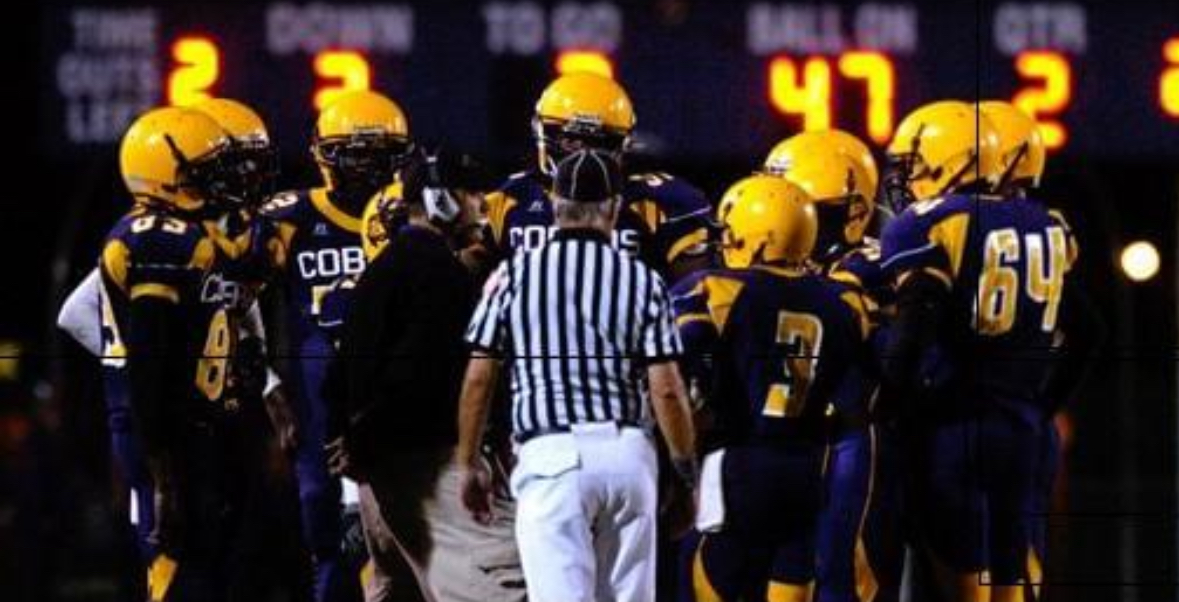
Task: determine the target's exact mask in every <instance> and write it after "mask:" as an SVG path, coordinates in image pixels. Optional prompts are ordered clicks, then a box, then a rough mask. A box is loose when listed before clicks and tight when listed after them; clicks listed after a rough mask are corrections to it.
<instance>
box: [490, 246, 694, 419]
mask: <svg viewBox="0 0 1179 602" xmlns="http://www.w3.org/2000/svg"><path fill="white" fill-rule="evenodd" d="M467 341H468V342H469V343H471V344H472V345H473V346H474V347H476V348H477V349H481V350H483V351H485V352H487V353H489V354H491V355H494V356H496V357H501V358H503V359H504V360H506V361H507V362H508V363H509V366H510V373H511V390H512V423H513V424H512V426H513V429H514V430H515V431H516V433H517V434H523V433H530V432H535V431H538V430H551V429H560V428H563V427H568V426H569V425H571V424H577V423H584V422H595V421H605V420H614V421H619V422H622V423H628V424H639V423H643V422H646V421H647V420H648V419H649V412H648V409H647V403H646V396H647V394H646V391H645V390H644V387H643V383H644V382H645V374H644V368H645V367H646V365H648V364H650V363H651V362H653V361H660V360H666V359H667V358H670V357H673V356H676V355H678V354H680V353H681V349H682V346H681V343H680V339H679V334H678V332H677V331H676V328H675V325H674V318H673V316H672V312H671V306H670V303H669V300H668V296H667V290H666V287H665V286H664V284H663V281H662V279H661V278H660V277H659V276H658V275H657V274H656V273H655V272H654V271H652V270H651V269H650V268H648V267H647V266H646V265H644V264H643V263H642V262H640V261H639V260H638V259H635V258H633V257H630V256H628V255H626V254H624V253H621V252H619V251H617V250H616V249H614V248H613V247H611V246H610V241H609V237H608V236H606V235H605V234H602V233H600V232H598V231H594V230H581V229H567V230H559V231H558V232H557V233H556V234H555V235H554V236H553V238H552V240H551V241H550V242H549V243H548V244H546V245H545V246H543V247H540V248H538V249H534V250H531V251H522V252H518V253H516V254H515V255H514V256H512V257H511V258H509V259H507V260H505V261H504V262H503V263H501V264H500V266H499V267H498V269H497V270H496V271H495V273H494V274H493V275H492V277H491V279H490V280H488V283H487V286H486V287H485V289H484V292H483V299H482V300H481V301H480V302H479V306H478V308H477V309H476V310H475V315H474V317H472V318H471V324H470V326H469V327H468V329H467Z"/></svg>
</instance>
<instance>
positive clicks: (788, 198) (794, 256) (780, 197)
mask: <svg viewBox="0 0 1179 602" xmlns="http://www.w3.org/2000/svg"><path fill="white" fill-rule="evenodd" d="M717 221H718V222H719V223H720V224H721V227H722V234H721V236H722V240H721V245H722V252H723V254H724V260H725V265H726V266H728V267H730V268H746V267H749V266H751V265H757V264H787V265H798V264H802V263H803V262H805V261H806V260H807V258H808V257H810V254H811V251H812V250H813V249H814V246H815V238H816V236H817V233H818V218H817V216H816V215H815V207H814V204H813V203H812V202H811V199H810V197H809V196H808V195H807V193H806V191H804V190H803V189H802V188H800V187H799V186H798V185H796V184H794V183H792V182H790V181H788V180H786V179H784V178H781V177H777V176H771V175H768V174H755V175H752V176H749V177H746V178H744V179H742V180H740V181H738V182H737V183H736V184H733V185H732V186H731V187H729V190H728V191H727V192H725V195H724V197H723V198H722V199H721V202H720V205H719V207H718V208H717Z"/></svg>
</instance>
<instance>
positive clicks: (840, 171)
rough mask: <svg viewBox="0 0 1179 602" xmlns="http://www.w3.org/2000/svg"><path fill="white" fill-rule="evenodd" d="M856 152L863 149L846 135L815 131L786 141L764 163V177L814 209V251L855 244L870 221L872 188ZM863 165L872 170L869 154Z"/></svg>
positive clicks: (873, 203)
mask: <svg viewBox="0 0 1179 602" xmlns="http://www.w3.org/2000/svg"><path fill="white" fill-rule="evenodd" d="M849 137H850V138H851V139H852V140H854V141H855V144H849V143H848V140H847V138H849ZM860 148H863V149H864V150H867V148H868V147H867V146H866V145H864V143H862V142H860V141H859V140H858V139H856V138H855V137H854V136H852V135H851V134H847V133H845V132H840V133H839V134H836V133H835V130H825V131H820V130H815V131H810V132H803V133H801V134H797V135H795V136H791V137H790V138H787V139H786V140H784V141H782V142H780V143H778V145H777V146H775V147H774V149H773V150H772V151H770V154H769V156H768V157H766V161H765V171H766V172H767V173H769V174H771V175H776V176H780V177H784V178H786V179H787V180H790V181H791V182H793V183H795V184H797V185H798V186H799V187H801V188H802V189H803V190H804V191H806V193H807V195H808V196H810V197H811V198H812V199H814V202H815V203H816V204H817V205H818V214H819V229H820V233H819V238H820V239H821V240H820V241H819V242H818V243H817V244H818V246H819V248H820V249H824V250H825V249H827V248H829V247H831V246H833V245H836V244H838V243H843V244H845V245H856V244H859V243H860V241H862V240H863V239H864V232H865V231H866V230H867V229H868V223H869V222H871V221H872V213H873V211H874V210H875V207H876V186H875V182H874V178H873V175H872V174H871V173H869V172H868V171H867V169H866V167H865V163H864V157H863V155H860V154H859V152H858V151H859V149H860ZM849 149H851V152H849ZM867 159H868V161H870V162H871V163H872V169H875V161H874V160H872V156H871V153H870V152H869V154H868V156H867Z"/></svg>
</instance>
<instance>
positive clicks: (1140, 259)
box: [1121, 240, 1159, 282]
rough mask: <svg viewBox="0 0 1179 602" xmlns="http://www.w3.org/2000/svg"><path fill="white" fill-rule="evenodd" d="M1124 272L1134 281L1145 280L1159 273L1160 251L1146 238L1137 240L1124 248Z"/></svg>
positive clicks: (1122, 257) (1122, 258)
mask: <svg viewBox="0 0 1179 602" xmlns="http://www.w3.org/2000/svg"><path fill="white" fill-rule="evenodd" d="M1121 264H1122V273H1124V274H1125V275H1126V277H1127V278H1129V279H1130V280H1133V281H1134V282H1145V281H1147V280H1150V279H1151V278H1154V276H1155V275H1156V274H1158V273H1159V251H1158V249H1156V248H1155V246H1154V245H1153V244H1151V243H1149V242H1147V241H1145V240H1137V241H1134V242H1132V243H1130V244H1128V245H1126V246H1125V247H1124V248H1123V249H1122V255H1121Z"/></svg>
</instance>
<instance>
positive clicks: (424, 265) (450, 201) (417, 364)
mask: <svg viewBox="0 0 1179 602" xmlns="http://www.w3.org/2000/svg"><path fill="white" fill-rule="evenodd" d="M480 174H481V172H480V171H479V170H477V168H476V167H475V166H474V164H473V163H472V162H471V160H470V159H469V158H467V157H465V156H453V155H446V154H439V155H437V156H423V157H422V158H421V159H419V160H417V161H415V162H414V163H413V164H411V165H410V166H409V167H408V168H407V169H406V171H405V173H404V177H403V183H404V188H403V194H402V207H401V209H402V210H404V212H405V213H406V214H407V215H408V222H407V223H405V224H404V225H401V226H400V227H399V228H398V229H397V230H396V231H394V232H392V233H391V237H390V239H389V242H388V245H387V246H386V247H385V249H384V250H383V251H381V252H380V253H379V254H378V255H377V256H376V257H375V258H374V259H373V260H372V262H371V263H370V264H369V266H368V267H367V269H366V270H365V272H364V274H363V276H362V277H361V278H360V280H359V282H358V283H357V284H356V290H355V291H354V292H353V295H352V306H351V309H350V311H349V314H348V318H347V321H346V323H345V326H344V331H343V334H342V336H341V339H340V348H339V353H338V357H339V358H340V360H339V361H338V362H336V363H335V364H334V365H333V366H332V367H331V368H330V370H329V371H330V373H331V374H330V376H331V378H330V380H329V383H328V390H327V391H326V393H328V397H329V400H330V406H331V409H330V412H331V420H330V425H331V426H330V430H331V431H332V433H331V434H332V435H334V436H335V437H339V438H342V442H343V449H344V450H345V451H347V452H348V458H347V459H348V460H349V463H350V468H351V470H353V471H355V472H356V473H357V474H358V475H363V474H364V472H365V471H366V470H368V469H369V468H371V467H372V466H373V465H374V464H376V463H378V462H380V460H381V459H382V458H383V457H386V456H388V455H389V454H391V453H398V452H400V451H405V450H420V449H423V448H426V447H431V446H451V445H453V444H454V442H455V440H456V434H455V426H454V421H453V417H454V416H455V412H456V410H455V407H456V403H457V401H456V400H457V397H458V392H459V386H460V384H461V381H462V375H463V370H464V368H465V366H466V360H465V355H464V353H463V350H464V344H463V332H464V329H465V328H466V323H467V320H468V319H469V318H470V315H471V311H472V310H473V308H474V304H475V302H476V299H477V294H478V290H477V289H476V287H475V284H474V282H473V280H472V278H471V276H470V275H469V272H468V270H467V269H466V268H465V267H464V266H463V264H462V262H460V261H459V259H458V257H457V253H458V252H459V251H460V250H461V248H462V247H463V246H464V244H465V242H466V237H467V235H468V233H469V232H472V231H474V229H475V226H474V224H477V219H478V215H479V206H478V203H479V202H481V199H482V196H481V195H480V194H479V193H478V190H479V189H480V188H481V187H483V186H484V185H483V184H482V182H481V181H480V180H481V179H482V178H481V175H480Z"/></svg>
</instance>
